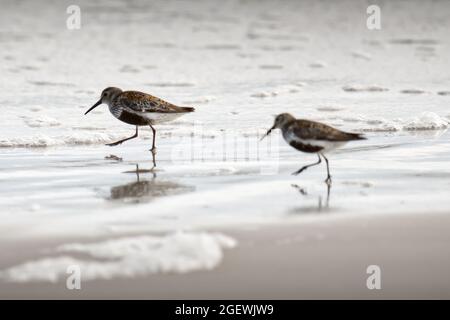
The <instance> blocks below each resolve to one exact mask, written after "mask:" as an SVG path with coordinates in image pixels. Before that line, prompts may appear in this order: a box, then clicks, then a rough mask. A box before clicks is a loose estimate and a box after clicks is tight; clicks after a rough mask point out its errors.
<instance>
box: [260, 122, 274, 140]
mask: <svg viewBox="0 0 450 320" xmlns="http://www.w3.org/2000/svg"><path fill="white" fill-rule="evenodd" d="M273 129H275V126H273V127H272V128H270V129H269V130H267V133H266V134H265V135H263V137H262V138H261V140H259V141H262V139H264V138H265V137H267V136H268V135H269V134H270V133H271V132H272V130H273Z"/></svg>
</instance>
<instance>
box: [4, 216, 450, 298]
mask: <svg viewBox="0 0 450 320" xmlns="http://www.w3.org/2000/svg"><path fill="white" fill-rule="evenodd" d="M223 233H225V234H227V235H229V236H231V237H234V238H235V239H237V240H238V242H239V245H238V246H237V247H236V248H235V249H232V250H229V251H226V252H225V257H224V260H223V262H222V264H220V266H218V267H217V268H215V269H214V270H212V271H200V272H193V273H188V274H181V275H180V274H168V275H167V274H166V275H151V276H148V277H145V278H142V277H141V278H135V279H114V280H108V281H103V280H102V281H89V282H84V283H82V289H81V290H73V291H69V290H67V289H66V288H65V282H63V281H61V282H58V283H56V284H48V283H31V284H30V283H29V284H12V283H2V285H1V290H0V298H2V299H5V298H6V299H9V298H39V299H40V298H64V299H79V298H87V299H94V298H108V299H110V298H112V299H119V298H120V299H123V298H125V299H133V298H135V299H175V298H176V299H200V298H203V299H205V298H206V299H211V298H214V299H216V298H218V299H248V298H254V299H271V298H275V299H312V298H314V299H315V298H319V299H331V298H338V299H353V298H364V299H379V298H387V299H392V298H406V299H417V298H423V299H431V298H437V299H442V298H447V299H448V298H450V278H449V277H448V270H449V269H450V255H449V243H450V216H448V215H446V214H414V215H395V216H387V215H382V216H381V215H380V216H375V215H370V216H365V217H364V216H359V217H355V216H342V217H337V218H336V219H334V218H332V219H329V217H327V216H324V217H323V218H319V219H318V220H316V221H314V222H306V223H299V224H295V225H276V226H265V227H260V228H255V229H253V230H240V231H230V230H223ZM17 248H18V249H19V248H21V247H20V246H19V247H17ZM29 250H30V249H29V248H28V251H29ZM24 253H25V251H23V250H22V251H20V253H18V254H11V252H10V254H9V256H8V255H6V258H9V260H10V261H11V260H15V259H12V258H13V256H15V257H17V256H18V255H19V256H20V255H21V254H24ZM27 253H28V254H30V252H27ZM4 258H5V257H4ZM3 264H5V261H3ZM6 264H8V263H6ZM369 265H378V266H380V268H381V290H368V289H367V287H366V279H367V277H368V274H367V273H366V268H367V266H369Z"/></svg>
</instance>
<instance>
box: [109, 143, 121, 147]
mask: <svg viewBox="0 0 450 320" xmlns="http://www.w3.org/2000/svg"><path fill="white" fill-rule="evenodd" d="M119 144H122V142H114V143H107V144H105V146H108V147H115V146H118V145H119Z"/></svg>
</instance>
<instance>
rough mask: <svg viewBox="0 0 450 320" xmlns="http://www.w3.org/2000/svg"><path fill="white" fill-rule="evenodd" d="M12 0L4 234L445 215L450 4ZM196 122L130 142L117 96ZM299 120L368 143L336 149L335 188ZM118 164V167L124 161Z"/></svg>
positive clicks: (6, 55) (6, 67)
mask: <svg viewBox="0 0 450 320" xmlns="http://www.w3.org/2000/svg"><path fill="white" fill-rule="evenodd" d="M80 7H81V10H82V28H81V29H80V30H74V31H69V30H67V29H66V28H65V19H66V17H67V15H66V14H65V9H66V8H65V7H64V4H63V3H60V2H52V3H51V5H50V4H48V5H47V4H46V5H41V4H37V3H35V2H31V1H29V2H27V1H25V2H20V3H16V2H15V1H5V3H4V4H2V11H1V12H0V26H1V29H0V45H1V47H2V48H3V50H2V52H1V54H0V60H1V61H2V63H1V64H0V72H1V73H2V78H1V79H2V81H1V82H0V92H1V95H0V108H1V110H2V118H1V119H0V123H1V128H2V129H1V136H0V147H1V148H0V181H1V183H0V206H1V208H2V210H1V213H0V218H1V221H2V223H1V224H0V230H1V232H0V237H1V238H3V239H8V240H12V239H27V240H30V239H31V240H32V239H34V238H36V239H37V238H39V237H43V238H45V237H47V238H51V237H65V236H69V235H70V236H79V237H83V236H85V235H89V236H97V237H100V236H108V235H112V236H119V235H122V234H128V233H139V232H166V231H167V232H172V231H175V230H180V229H183V230H191V229H192V230H201V229H203V228H219V229H220V228H223V227H229V226H236V227H238V226H239V227H242V226H248V225H253V224H256V223H271V222H274V221H276V222H288V223H291V222H294V221H295V222H298V221H302V219H311V218H312V219H313V218H314V217H315V216H317V215H323V214H327V215H330V217H331V216H333V215H341V214H370V213H380V212H381V213H393V214H394V213H409V212H430V211H431V212H448V211H449V209H450V200H449V197H448V190H449V185H450V179H449V178H450V171H449V169H448V161H449V158H450V144H449V133H448V132H447V131H446V130H447V128H448V127H449V120H450V111H449V110H448V105H449V103H450V100H449V99H450V95H448V94H446V93H447V92H449V90H450V77H449V76H448V70H449V62H448V56H449V53H450V50H449V43H448V30H449V27H450V25H449V24H450V21H449V20H448V15H449V13H450V6H449V4H448V3H447V2H445V1H428V2H427V1H413V2H400V1H398V2H383V3H382V5H381V7H382V19H383V20H382V29H381V30H379V31H370V30H368V29H367V28H366V26H365V19H366V13H365V12H366V5H365V4H364V3H363V2H360V1H342V2H339V4H337V3H333V2H331V1H330V2H316V1H315V2H302V1H284V2H281V3H279V2H270V1H242V2H241V1H222V2H221V6H220V10H218V8H217V6H216V4H215V3H214V2H210V1H195V2H186V1H182V2H181V1H151V2H144V1H142V2H139V1H136V2H134V1H133V2H126V1H116V2H114V3H111V2H109V1H104V2H97V3H96V4H92V3H90V2H89V1H84V2H83V1H81V2H80ZM111 85H114V86H118V87H121V88H123V89H136V90H142V91H146V92H149V93H152V94H154V95H156V96H159V97H161V98H164V99H166V100H169V101H171V102H173V103H176V104H179V105H189V106H195V107H196V112H195V113H193V114H189V115H186V116H184V117H183V118H180V119H179V120H177V121H175V122H172V123H170V124H167V125H161V126H160V127H158V139H157V146H158V153H157V155H156V157H157V158H156V160H157V168H156V170H155V171H154V172H148V169H150V168H151V166H152V164H151V154H150V153H149V152H148V148H149V146H150V141H151V140H150V138H151V133H150V131H149V130H147V129H144V130H142V132H141V137H142V138H143V139H142V138H141V139H139V140H134V141H131V142H128V143H126V144H124V145H123V146H120V147H116V148H109V147H106V146H104V143H107V142H112V141H114V140H116V139H120V138H123V137H126V136H128V135H131V134H132V133H133V130H134V129H133V128H132V127H129V126H127V125H125V124H122V123H120V122H119V121H117V120H116V119H114V118H113V117H112V116H111V115H110V114H109V112H108V111H107V108H106V107H100V108H98V109H97V110H96V111H95V112H92V114H89V116H83V113H84V111H86V110H87V108H88V107H89V106H91V105H92V104H93V103H95V102H96V101H97V99H98V97H99V94H100V92H101V90H102V89H103V88H105V87H107V86H111ZM281 112H291V113H293V114H294V115H296V116H298V117H304V118H309V119H314V120H318V121H324V122H327V123H329V124H331V125H334V126H336V127H338V128H341V129H344V130H351V131H355V132H364V133H366V135H367V137H368V140H365V141H358V142H354V143H351V144H348V145H347V146H346V147H345V148H344V149H342V150H340V151H338V152H336V154H333V155H330V157H329V158H330V161H331V170H332V175H333V178H334V182H333V185H332V186H331V189H330V190H329V195H328V190H327V186H326V185H325V184H324V183H323V179H324V178H325V175H326V171H325V167H324V165H323V164H322V165H321V166H320V167H315V168H310V169H308V170H307V171H306V172H304V173H302V174H301V175H300V176H298V177H295V176H292V175H291V174H290V173H291V172H293V171H295V170H297V169H298V168H299V167H301V166H303V165H305V164H308V163H311V162H313V161H315V157H314V156H311V155H305V154H299V153H297V152H296V151H295V150H293V149H291V148H290V147H288V146H286V145H285V144H284V142H283V141H281V139H280V137H279V134H278V133H274V134H273V135H272V137H271V138H269V139H266V140H265V141H263V142H261V143H258V140H259V137H261V135H262V134H263V133H264V132H265V130H267V128H269V127H270V126H271V124H272V121H273V115H274V114H278V113H281ZM110 155H115V157H114V156H113V157H110V158H108V159H105V157H109V156H110Z"/></svg>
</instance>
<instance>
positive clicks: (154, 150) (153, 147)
mask: <svg viewBox="0 0 450 320" xmlns="http://www.w3.org/2000/svg"><path fill="white" fill-rule="evenodd" d="M149 126H150V128H151V129H152V131H153V144H152V148H151V149H150V151H151V152H152V153H153V154H155V153H156V146H155V140H156V130H155V128H153V126H152V124H151V123H150V124H149Z"/></svg>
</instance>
